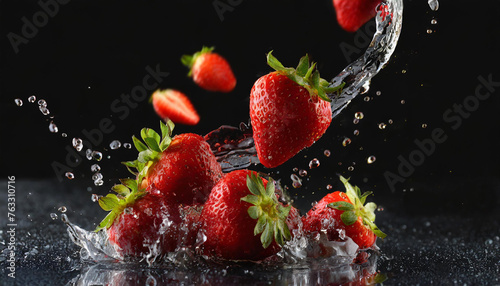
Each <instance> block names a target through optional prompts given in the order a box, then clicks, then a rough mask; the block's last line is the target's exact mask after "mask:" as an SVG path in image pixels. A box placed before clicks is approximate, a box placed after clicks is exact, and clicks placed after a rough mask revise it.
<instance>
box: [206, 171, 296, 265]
mask: <svg viewBox="0 0 500 286" xmlns="http://www.w3.org/2000/svg"><path fill="white" fill-rule="evenodd" d="M291 208H292V207H291V206H287V207H284V206H283V205H282V204H280V203H279V202H278V199H277V197H276V193H275V187H274V182H273V181H272V180H271V181H269V182H268V181H267V180H265V179H263V178H260V177H259V176H258V175H257V174H256V173H255V172H252V171H248V170H238V171H233V172H230V173H228V174H226V176H225V177H224V178H222V179H221V180H220V181H219V182H218V183H217V185H215V187H214V188H213V190H212V192H211V193H210V197H209V198H208V200H207V202H206V203H205V206H204V207H203V211H202V213H201V219H202V227H201V231H202V233H203V234H204V235H205V237H206V241H205V242H204V243H203V244H201V246H200V251H201V253H202V254H203V255H206V256H208V257H210V258H213V259H222V260H250V261H260V260H263V259H265V258H267V257H269V256H271V255H273V254H275V253H277V252H278V251H279V250H280V249H281V245H283V244H284V242H285V241H286V240H289V239H290V238H291V234H290V230H289V226H288V225H287V223H286V221H287V217H288V214H289V212H290V210H291ZM259 234H260V236H258V235H259Z"/></svg>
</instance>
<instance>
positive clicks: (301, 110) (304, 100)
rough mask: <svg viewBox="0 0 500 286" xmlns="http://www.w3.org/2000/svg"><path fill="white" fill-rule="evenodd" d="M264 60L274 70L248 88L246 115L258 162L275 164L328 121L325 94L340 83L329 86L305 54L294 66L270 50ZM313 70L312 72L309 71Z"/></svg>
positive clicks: (310, 141)
mask: <svg viewBox="0 0 500 286" xmlns="http://www.w3.org/2000/svg"><path fill="white" fill-rule="evenodd" d="M267 63H268V64H269V65H270V66H271V67H272V68H274V69H275V70H276V71H275V72H271V73H269V74H267V75H264V76H262V77H261V78H259V79H258V80H257V81H256V82H255V83H254V85H253V87H252V90H251V92H250V119H251V120H252V129H253V138H254V141H255V147H256V149H257V155H258V157H259V160H260V162H261V163H262V164H263V165H264V166H266V167H268V168H272V167H276V166H279V165H281V164H283V163H284V162H286V161H287V160H288V159H290V158H292V157H293V156H295V155H296V154H297V153H298V152H300V150H302V149H304V148H306V147H309V146H311V145H312V144H313V143H314V142H315V141H316V140H318V139H319V138H320V137H321V136H322V135H323V134H324V133H325V131H326V130H327V128H328V126H329V125H330V122H331V121H332V111H331V107H330V103H329V101H330V99H329V98H328V96H327V95H326V94H327V93H332V92H335V91H338V90H339V89H340V88H341V87H342V86H343V85H341V86H336V87H330V86H329V84H328V82H327V81H326V80H324V79H321V78H320V76H319V72H318V71H317V70H316V71H314V69H315V66H316V64H312V65H311V66H310V65H309V57H308V56H307V55H306V56H304V57H302V58H301V59H300V62H299V65H298V66H297V69H293V68H285V67H284V66H283V65H282V64H281V63H280V62H279V61H278V60H277V59H276V58H275V57H274V56H272V55H271V52H269V53H268V55H267ZM313 71H314V72H313Z"/></svg>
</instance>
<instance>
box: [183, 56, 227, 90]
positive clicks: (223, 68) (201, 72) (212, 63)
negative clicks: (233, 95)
mask: <svg viewBox="0 0 500 286" xmlns="http://www.w3.org/2000/svg"><path fill="white" fill-rule="evenodd" d="M213 50H214V48H213V47H211V48H207V47H203V48H202V49H201V51H199V52H196V53H195V54H194V55H184V56H182V58H181V61H182V63H183V64H184V65H185V66H187V67H188V68H190V71H189V74H188V75H189V76H192V77H193V81H194V82H195V83H196V84H197V85H198V86H200V87H201V88H203V89H206V90H208V91H220V92H230V91H232V90H233V89H234V87H235V86H236V78H235V77H234V74H233V71H232V70H231V66H230V65H229V63H228V62H227V61H226V59H224V58H223V57H222V56H220V55H219V54H217V53H213V52H212V51H213Z"/></svg>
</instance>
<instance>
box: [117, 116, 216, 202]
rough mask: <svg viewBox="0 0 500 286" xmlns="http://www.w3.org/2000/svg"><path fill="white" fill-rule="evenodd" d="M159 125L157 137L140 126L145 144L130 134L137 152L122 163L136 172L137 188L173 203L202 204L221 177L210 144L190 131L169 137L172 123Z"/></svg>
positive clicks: (149, 130)
mask: <svg viewBox="0 0 500 286" xmlns="http://www.w3.org/2000/svg"><path fill="white" fill-rule="evenodd" d="M160 125H161V133H162V136H161V137H160V135H159V134H158V133H156V132H155V131H154V130H152V129H149V128H144V129H142V130H141V137H142V139H143V140H144V142H145V144H144V143H142V142H141V141H139V140H138V139H137V138H136V137H135V136H134V137H132V139H133V141H134V145H135V146H136V148H137V150H139V156H138V158H137V160H135V161H130V162H124V164H125V165H126V166H127V167H129V170H130V171H131V172H132V173H133V174H135V175H137V180H138V182H139V186H140V187H141V188H143V189H146V190H147V191H149V192H152V193H154V194H158V195H161V196H163V197H164V198H166V199H167V200H169V201H172V202H175V203H182V204H186V205H191V204H203V203H204V202H205V201H206V199H207V198H208V195H209V194H210V190H211V189H212V187H213V186H214V185H215V183H217V181H219V179H220V178H221V177H222V170H221V167H220V165H219V164H218V163H217V159H216V158H215V156H214V154H213V153H212V151H211V150H210V146H209V145H208V143H206V142H205V140H203V137H201V136H199V135H197V134H192V133H186V134H180V135H177V136H175V137H174V138H173V139H172V138H170V136H171V134H172V129H173V127H174V126H173V123H172V122H171V121H168V122H167V124H164V123H163V122H160ZM134 169H135V171H134Z"/></svg>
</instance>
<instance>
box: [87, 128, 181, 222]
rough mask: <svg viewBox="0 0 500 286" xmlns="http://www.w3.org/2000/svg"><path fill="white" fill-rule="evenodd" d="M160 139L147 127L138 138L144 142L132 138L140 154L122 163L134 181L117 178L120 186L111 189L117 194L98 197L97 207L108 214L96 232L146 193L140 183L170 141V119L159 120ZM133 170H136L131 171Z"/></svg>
mask: <svg viewBox="0 0 500 286" xmlns="http://www.w3.org/2000/svg"><path fill="white" fill-rule="evenodd" d="M160 129H161V134H162V135H161V137H160V135H159V134H158V133H156V131H154V130H153V129H150V128H143V129H142V130H141V137H142V140H144V143H143V142H141V141H140V140H139V139H137V138H136V137H135V136H132V140H133V141H134V145H135V148H137V150H138V151H139V156H138V158H137V160H134V161H128V162H122V164H124V165H125V166H127V169H128V170H129V171H130V172H131V173H132V174H134V175H135V176H136V178H135V179H120V182H121V184H118V185H114V186H113V187H112V188H111V190H112V191H114V192H115V193H116V194H108V195H106V196H105V197H101V198H99V205H100V206H101V208H102V209H103V210H105V211H109V213H108V215H107V216H106V217H105V218H104V219H103V220H102V221H101V223H100V224H99V225H98V226H97V228H96V230H95V231H99V230H101V229H103V228H105V229H108V228H109V227H110V226H111V225H112V224H113V222H114V221H115V219H116V218H117V217H118V216H119V215H120V214H121V213H122V212H123V211H124V210H125V208H127V207H129V206H132V205H134V203H135V201H136V200H137V199H139V198H140V197H142V196H144V195H145V194H146V190H144V189H141V183H142V180H143V179H144V177H145V176H146V175H147V173H148V170H149V167H151V166H152V165H153V164H154V163H155V162H156V161H157V160H158V159H159V158H160V156H161V153H162V152H163V151H165V150H166V149H167V148H168V146H169V145H170V142H172V138H171V136H172V130H173V129H174V123H173V122H172V121H170V120H168V121H167V123H166V124H165V123H163V122H162V121H160ZM134 169H135V170H134Z"/></svg>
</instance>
